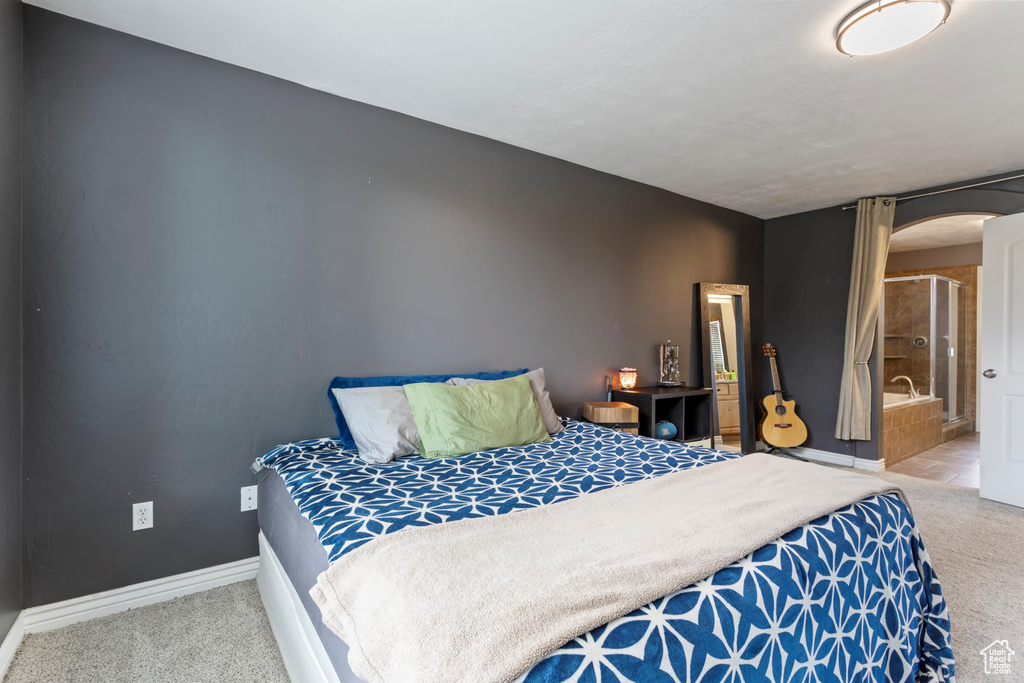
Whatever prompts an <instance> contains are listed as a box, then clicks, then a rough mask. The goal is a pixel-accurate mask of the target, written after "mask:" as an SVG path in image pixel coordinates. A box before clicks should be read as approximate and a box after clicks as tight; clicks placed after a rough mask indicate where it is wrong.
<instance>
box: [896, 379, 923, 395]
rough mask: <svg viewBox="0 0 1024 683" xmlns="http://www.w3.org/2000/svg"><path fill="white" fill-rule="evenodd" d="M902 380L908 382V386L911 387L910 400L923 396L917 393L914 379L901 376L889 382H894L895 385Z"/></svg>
mask: <svg viewBox="0 0 1024 683" xmlns="http://www.w3.org/2000/svg"><path fill="white" fill-rule="evenodd" d="M900 379H905V380H907V384H909V385H910V398H921V394H919V393H918V392H917V389H915V388H914V381H913V380H912V379H910V378H909V377H907V376H906V375H899V376H898V377H893V378H892V379H891V380H889V381H890V382H892V383H893V384H895V383H896V380H900Z"/></svg>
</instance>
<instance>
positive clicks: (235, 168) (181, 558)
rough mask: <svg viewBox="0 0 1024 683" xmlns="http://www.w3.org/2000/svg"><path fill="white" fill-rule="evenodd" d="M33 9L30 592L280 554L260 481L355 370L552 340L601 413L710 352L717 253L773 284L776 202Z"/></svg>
mask: <svg viewBox="0 0 1024 683" xmlns="http://www.w3.org/2000/svg"><path fill="white" fill-rule="evenodd" d="M26 31H27V33H26V36H27V59H28V68H27V71H26V73H27V81H26V97H27V101H26V126H27V131H26V140H25V144H26V149H25V172H26V196H25V220H26V230H25V234H26V239H25V289H26V301H25V337H26V339H25V352H26V355H25V364H26V367H25V384H26V386H25V398H26V404H25V410H26V420H25V425H26V430H25V446H26V458H25V477H26V487H25V496H26V500H25V538H26V548H27V557H26V581H25V588H26V603H27V604H29V605H38V604H42V603H47V602H50V601H54V600H60V599H64V598H70V597H74V596H77V595H82V594H87V593H91V592H94V591H99V590H104V589H110V588H114V587H117V586H122V585H125V584H130V583H133V582H137V581H144V580H147V579H153V578H156V577H160V576H165V575H170V574H174V573H177V572H182V571H187V570H192V569H196V568H199V567H203V566H209V565H213V564H217V563H220V562H228V561H231V560H237V559H239V558H244V557H247V556H251V555H254V554H256V552H257V546H256V531H257V528H256V515H255V514H254V513H241V512H239V487H240V486H243V485H248V484H252V483H253V477H252V475H251V474H250V472H249V470H248V468H249V465H250V463H251V462H252V460H253V458H254V457H256V456H257V455H259V454H261V453H263V452H264V451H265V450H267V449H268V448H270V447H272V446H273V445H275V444H278V443H282V442H286V441H291V440H296V439H304V438H310V437H317V436H324V435H331V434H332V433H333V432H334V424H333V420H332V416H331V412H330V409H329V406H328V403H327V398H326V395H325V391H326V386H327V383H328V381H329V379H330V378H331V377H332V376H334V375H338V374H342V375H375V374H392V373H419V372H449V371H452V372H458V371H469V370H484V369H498V368H513V367H521V366H531V367H536V366H544V367H545V368H546V369H547V370H548V378H549V384H550V388H551V391H552V395H553V397H554V401H555V404H556V406H557V408H559V409H560V410H561V411H562V412H564V413H569V414H575V413H576V412H577V411H578V410H579V404H580V402H581V401H584V400H602V399H603V389H602V387H603V376H604V375H605V373H606V372H608V371H609V370H611V369H613V368H617V367H619V366H622V365H627V364H633V365H635V366H636V367H638V368H639V370H640V375H641V381H653V380H654V373H655V370H656V357H655V355H656V354H655V345H656V344H658V343H659V342H663V341H664V340H665V339H667V338H671V339H672V340H674V341H678V342H680V343H681V344H682V345H683V349H682V352H683V354H684V357H691V353H690V352H691V348H690V344H691V339H692V338H693V337H692V334H691V333H692V332H695V330H694V329H692V324H691V320H692V315H693V308H692V306H693V297H694V295H693V291H694V290H693V284H694V283H695V282H702V281H703V282H727V283H729V282H731V283H739V284H746V285H749V286H750V292H751V300H752V302H759V301H761V295H762V294H761V293H762V281H763V272H762V258H763V253H764V243H763V222H762V221H761V220H759V219H756V218H753V217H751V216H747V215H743V214H740V213H736V212H733V211H728V210H725V209H722V208H718V207H715V206H711V205H708V204H704V203H701V202H698V201H694V200H691V199H687V198H685V197H681V196H678V195H675V194H672V193H669V192H665V191H662V190H658V189H655V188H652V187H649V186H645V185H641V184H638V183H634V182H629V181H626V180H623V179H621V178H616V177H613V176H610V175H606V174H603V173H599V172H596V171H592V170H588V169H585V168H581V167H579V166H575V165H573V164H570V163H567V162H564V161H560V160H557V159H553V158H550V157H545V156H542V155H539V154H535V153H532V152H528V151H525V150H522V149H518V148H515V147H511V146H508V145H505V144H501V143H498V142H495V141H493V140H487V139H484V138H480V137H477V136H473V135H469V134H466V133H461V132H458V131H455V130H451V129H448V128H444V127H441V126H437V125H433V124H430V123H426V122H423V121H420V120H416V119H412V118H409V117H407V116H403V115H400V114H396V113H393V112H388V111H384V110H381V109H377V108H374V107H371V106H366V105H363V104H358V103H355V102H351V101H347V100H344V99H341V98H337V97H333V96H330V95H327V94H324V93H321V92H317V91H313V90H309V89H306V88H303V87H300V86H298V85H295V84H291V83H286V82H282V81H279V80H276V79H274V78H270V77H267V76H264V75H261V74H257V73H254V72H250V71H246V70H243V69H239V68H236V67H233V66H229V65H226V64H222V63H218V62H215V61H212V60H209V59H205V58H201V57H197V56H195V55H191V54H187V53H184V52H179V51H176V50H173V49H170V48H167V47H163V46H158V45H155V44H152V43H148V42H146V41H143V40H140V39H137V38H133V37H129V36H126V35H122V34H118V33H115V32H111V31H108V30H105V29H101V28H97V27H94V26H90V25H87V24H83V23H80V22H77V21H74V20H72V19H69V18H66V17H63V16H59V15H56V14H52V13H49V12H46V11H43V10H38V9H31V8H30V9H28V11H27V26H26ZM752 314H753V315H752V318H753V319H752V327H753V331H754V332H753V334H754V336H755V337H756V338H755V341H756V342H757V343H760V330H761V322H762V319H761V311H760V307H759V306H757V305H755V306H754V307H753V311H752ZM698 357H699V354H698ZM756 374H757V375H758V377H759V376H760V370H759V368H757V369H756ZM758 391H760V389H759V388H758ZM146 500H153V501H154V508H155V509H154V519H155V528H154V529H152V530H149V531H142V532H134V533H133V532H132V531H131V525H130V518H131V513H130V509H131V503H133V502H137V501H146Z"/></svg>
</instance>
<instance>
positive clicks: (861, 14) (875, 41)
mask: <svg viewBox="0 0 1024 683" xmlns="http://www.w3.org/2000/svg"><path fill="white" fill-rule="evenodd" d="M949 10H950V7H949V2H948V1H947V0H871V1H870V2H866V3H864V4H863V5H861V6H860V7H858V8H857V9H855V10H853V11H852V12H850V13H849V14H847V15H846V17H845V18H844V19H843V20H842V21H841V22H839V26H837V27H836V47H837V48H839V51H840V52H842V53H843V54H847V55H851V56H858V57H859V56H863V55H877V54H880V53H882V52H889V51H890V50H895V49H897V48H901V47H903V46H904V45H910V44H911V43H913V42H914V41H915V40H920V39H921V38H924V37H925V36H926V35H928V34H929V33H931V32H932V31H934V30H935V29H937V28H938V27H939V26H941V25H942V24H943V23H945V21H946V17H948V16H949Z"/></svg>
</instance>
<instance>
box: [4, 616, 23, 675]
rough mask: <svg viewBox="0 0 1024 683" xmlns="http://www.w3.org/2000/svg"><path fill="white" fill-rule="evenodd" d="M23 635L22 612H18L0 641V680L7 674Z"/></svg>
mask: <svg viewBox="0 0 1024 683" xmlns="http://www.w3.org/2000/svg"><path fill="white" fill-rule="evenodd" d="M24 637H25V618H24V612H19V613H18V617H17V618H16V619H15V620H14V625H13V626H11V630H10V631H8V632H7V635H6V636H5V637H4V640H3V642H2V643H0V681H2V680H4V676H6V675H7V669H8V668H10V666H11V662H12V661H14V653H15V652H17V651H18V646H19V645H21V640H22V638H24Z"/></svg>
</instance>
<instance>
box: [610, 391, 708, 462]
mask: <svg viewBox="0 0 1024 683" xmlns="http://www.w3.org/2000/svg"><path fill="white" fill-rule="evenodd" d="M712 393H713V391H712V390H711V389H699V388H694V387H685V386H684V387H637V388H636V389H619V390H617V391H613V392H612V400H615V401H623V402H625V403H630V404H632V405H634V406H636V407H637V408H638V409H639V411H640V416H639V422H640V431H639V434H640V436H656V435H657V433H658V429H657V425H658V423H659V422H662V421H667V422H671V423H672V425H673V426H675V428H676V435H675V436H674V437H672V438H673V439H675V440H676V441H697V440H703V439H711V448H714V447H715V436H714V431H713V430H712V424H713V420H712V417H713V416H712V412H711V411H712V406H713V403H712Z"/></svg>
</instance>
